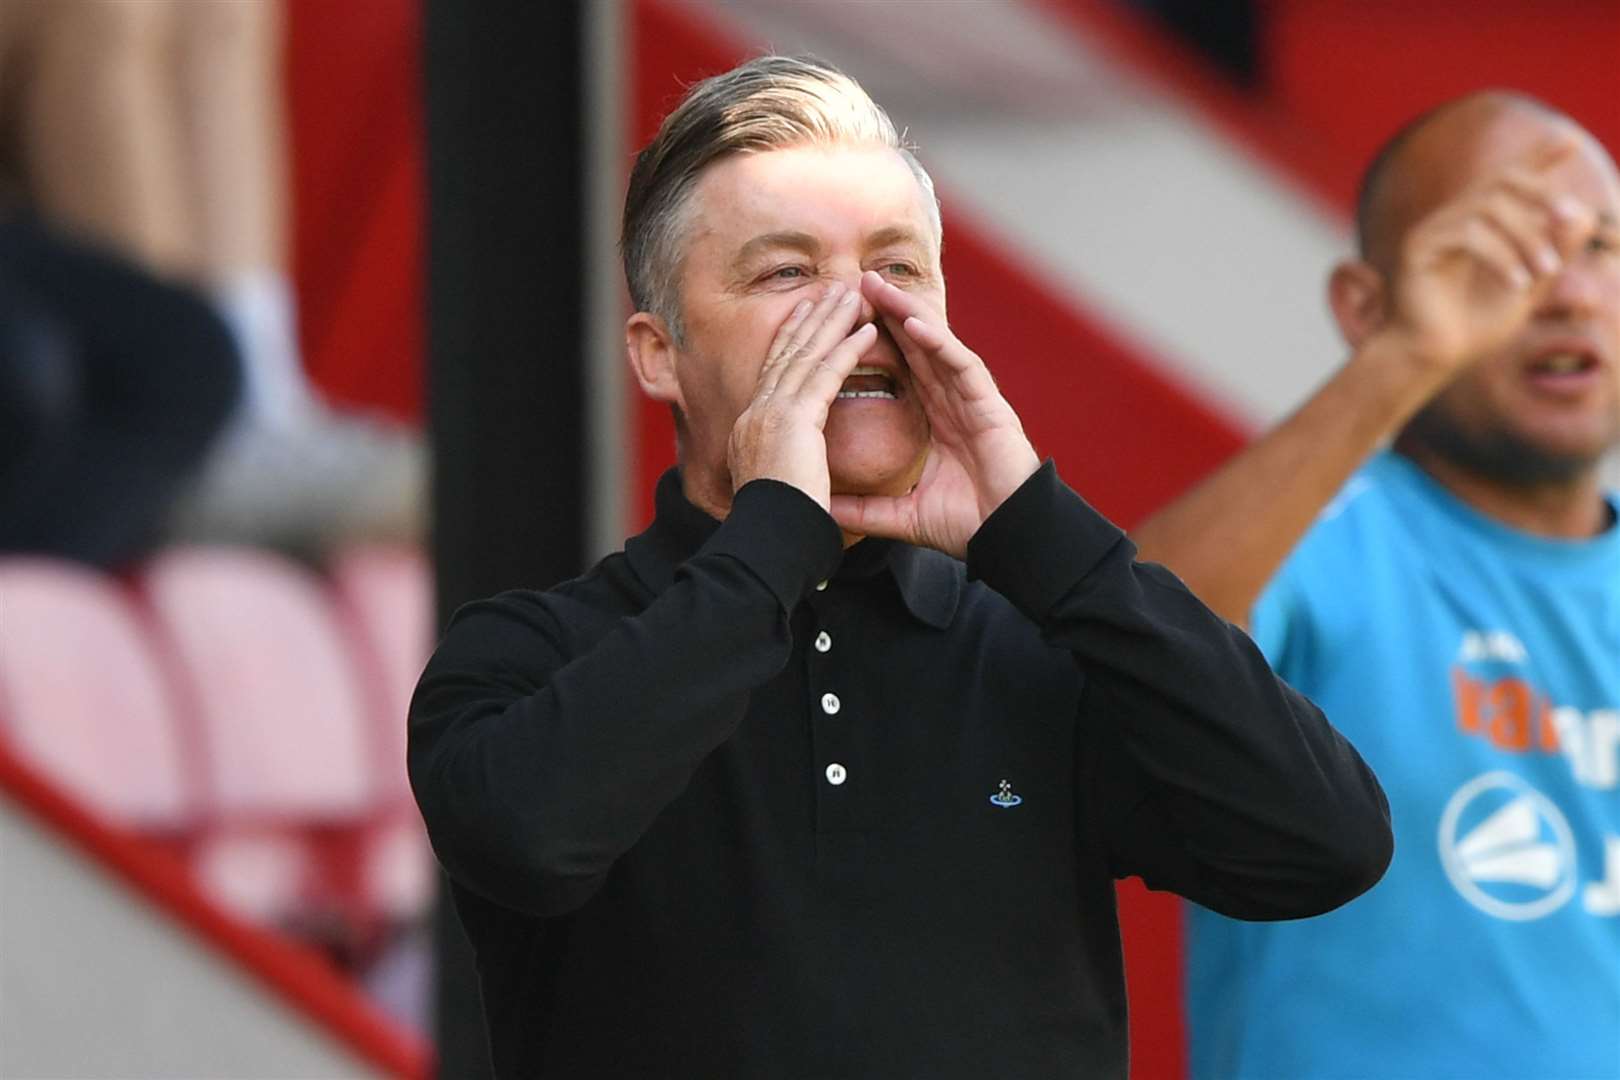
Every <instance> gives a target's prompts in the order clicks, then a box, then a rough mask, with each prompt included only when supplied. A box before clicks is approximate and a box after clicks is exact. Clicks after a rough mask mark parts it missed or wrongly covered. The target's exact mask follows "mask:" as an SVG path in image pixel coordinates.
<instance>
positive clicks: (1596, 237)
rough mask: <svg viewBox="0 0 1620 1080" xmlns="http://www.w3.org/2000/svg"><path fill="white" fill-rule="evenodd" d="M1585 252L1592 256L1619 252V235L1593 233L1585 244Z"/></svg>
mask: <svg viewBox="0 0 1620 1080" xmlns="http://www.w3.org/2000/svg"><path fill="white" fill-rule="evenodd" d="M1586 250H1587V251H1589V252H1591V253H1592V254H1594V255H1613V254H1615V253H1616V252H1620V234H1616V233H1606V232H1601V233H1593V234H1592V238H1591V239H1590V240H1588V241H1587V242H1586Z"/></svg>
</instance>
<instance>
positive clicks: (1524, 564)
mask: <svg viewBox="0 0 1620 1080" xmlns="http://www.w3.org/2000/svg"><path fill="white" fill-rule="evenodd" d="M1610 504H1611V506H1614V507H1616V510H1617V513H1620V499H1617V498H1616V497H1615V496H1614V495H1612V494H1611V496H1610ZM1252 626H1253V631H1254V636H1255V640H1256V641H1257V642H1259V644H1260V646H1261V648H1262V649H1263V650H1264V651H1265V653H1266V655H1267V657H1269V658H1270V660H1271V661H1272V663H1273V665H1274V666H1275V667H1276V669H1277V671H1278V672H1279V673H1280V674H1281V675H1282V676H1283V678H1285V679H1286V680H1288V681H1289V682H1290V683H1291V684H1293V685H1294V686H1296V687H1297V688H1299V689H1300V690H1301V691H1303V692H1304V693H1305V694H1306V695H1308V696H1309V697H1311V698H1312V699H1313V700H1314V701H1316V702H1317V704H1319V705H1320V706H1321V707H1322V709H1323V710H1324V711H1325V712H1326V713H1327V715H1328V718H1329V719H1330V720H1331V721H1332V722H1333V723H1334V725H1335V726H1337V727H1338V728H1339V730H1341V731H1343V732H1344V733H1345V735H1347V736H1348V737H1349V738H1350V740H1351V741H1352V742H1353V743H1354V744H1355V746H1356V748H1357V749H1358V750H1360V751H1361V753H1362V755H1363V756H1364V757H1365V758H1366V759H1367V761H1368V763H1369V764H1370V765H1371V766H1372V767H1373V769H1374V771H1375V772H1377V774H1378V777H1379V779H1380V781H1381V782H1382V783H1383V785H1384V788H1385V790H1386V792H1387V793H1388V795H1389V800H1390V807H1391V813H1392V816H1393V819H1394V827H1395V859H1394V862H1393V864H1392V865H1391V866H1390V869H1389V872H1388V874H1387V875H1386V876H1385V878H1384V880H1383V881H1382V882H1381V883H1380V884H1378V885H1377V886H1375V887H1374V888H1373V889H1372V891H1371V892H1369V893H1368V894H1366V895H1365V896H1363V897H1361V898H1360V899H1358V900H1355V901H1353V902H1351V903H1350V904H1348V905H1346V906H1345V907H1343V908H1341V909H1340V910H1338V911H1336V912H1332V913H1330V914H1328V915H1325V916H1322V917H1320V918H1315V919H1306V920H1302V921H1298V922H1292V923H1271V924H1263V923H1240V922H1236V921H1233V920H1230V919H1226V918H1223V917H1221V916H1219V915H1215V914H1213V913H1211V912H1208V911H1205V910H1202V909H1189V910H1190V911H1191V915H1190V921H1189V941H1188V949H1187V953H1188V985H1187V999H1188V1020H1189V1027H1190V1031H1191V1038H1192V1065H1193V1074H1194V1076H1196V1077H1200V1078H1211V1080H1213V1078H1223V1080H1224V1078H1229V1077H1242V1078H1252V1080H1261V1078H1266V1080H1271V1078H1275V1080H1309V1078H1312V1077H1367V1078H1378V1080H1399V1078H1411V1080H1436V1078H1442V1077H1458V1078H1464V1077H1466V1078H1468V1080H1481V1078H1486V1077H1511V1078H1514V1080H1586V1078H1620V527H1616V526H1613V525H1611V527H1610V528H1609V529H1608V530H1607V531H1606V532H1604V533H1603V534H1602V535H1601V536H1599V537H1597V538H1596V539H1593V540H1589V541H1579V542H1575V541H1558V540H1549V539H1544V538H1540V537H1536V536H1532V535H1529V534H1526V533H1522V532H1519V531H1516V530H1514V529H1510V528H1508V527H1506V526H1504V525H1502V524H1500V523H1498V522H1496V521H1494V520H1492V519H1489V518H1486V517H1484V516H1483V515H1481V514H1479V513H1478V512H1476V511H1474V510H1472V509H1471V508H1470V507H1468V506H1467V505H1466V504H1464V503H1463V502H1461V501H1460V500H1458V499H1457V498H1456V497H1454V496H1453V495H1451V494H1450V493H1449V492H1448V491H1447V490H1446V489H1444V488H1443V487H1441V486H1440V485H1439V484H1438V483H1436V482H1435V481H1434V480H1432V479H1431V478H1430V477H1429V476H1428V475H1427V474H1426V473H1424V472H1423V471H1422V470H1420V469H1419V468H1418V467H1417V466H1416V465H1414V464H1413V463H1412V462H1411V461H1410V460H1408V459H1406V458H1404V457H1401V456H1399V455H1397V454H1394V453H1384V454H1381V455H1379V456H1377V457H1375V458H1373V459H1372V460H1371V461H1369V462H1368V464H1367V465H1366V466H1365V467H1364V468H1363V469H1362V470H1361V471H1360V472H1359V473H1358V474H1357V475H1356V476H1355V477H1354V478H1353V479H1352V480H1351V482H1350V483H1349V484H1348V485H1346V487H1345V489H1344V491H1343V492H1342V493H1341V494H1340V495H1339V497H1338V498H1337V499H1336V500H1335V501H1334V502H1333V503H1332V504H1331V505H1330V506H1328V507H1327V509H1326V510H1324V512H1323V513H1322V515H1321V518H1320V519H1319V520H1318V521H1317V523H1316V524H1315V525H1314V527H1313V528H1312V529H1311V531H1310V532H1309V533H1308V534H1307V535H1306V537H1305V539H1304V541H1303V542H1302V543H1301V544H1300V546H1299V547H1298V548H1297V549H1296V551H1295V552H1294V554H1293V555H1292V556H1291V557H1290V559H1289V560H1288V562H1287V563H1286V564H1285V565H1284V566H1283V568H1282V570H1281V571H1280V572H1279V573H1278V575H1277V577H1276V578H1275V579H1274V580H1273V581H1272V583H1271V585H1270V586H1269V587H1268V589H1267V591H1266V592H1265V594H1264V595H1263V596H1262V597H1261V599H1260V602H1259V604H1258V605H1257V606H1256V608H1255V611H1254V617H1253V620H1252Z"/></svg>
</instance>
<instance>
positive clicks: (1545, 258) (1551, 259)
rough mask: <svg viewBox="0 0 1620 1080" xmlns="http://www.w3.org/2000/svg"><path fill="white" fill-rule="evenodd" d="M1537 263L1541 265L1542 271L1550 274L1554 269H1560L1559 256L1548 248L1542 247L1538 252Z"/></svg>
mask: <svg viewBox="0 0 1620 1080" xmlns="http://www.w3.org/2000/svg"><path fill="white" fill-rule="evenodd" d="M1536 265H1538V266H1540V267H1541V272H1542V273H1543V274H1550V273H1552V272H1553V271H1554V270H1557V269H1558V256H1557V255H1554V254H1553V253H1552V252H1550V251H1548V250H1547V249H1546V248H1542V249H1541V250H1540V251H1538V252H1536Z"/></svg>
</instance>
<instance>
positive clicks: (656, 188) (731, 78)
mask: <svg viewBox="0 0 1620 1080" xmlns="http://www.w3.org/2000/svg"><path fill="white" fill-rule="evenodd" d="M861 143H868V144H876V145H880V146H888V147H891V148H893V149H894V150H896V151H897V152H898V153H899V154H900V155H901V157H902V158H904V160H905V162H906V164H907V165H909V166H910V168H911V171H912V173H913V174H914V175H915V176H916V178H917V183H918V185H919V186H920V187H921V189H922V192H923V196H924V202H925V203H926V204H927V207H928V213H929V217H930V223H931V225H932V226H933V230H934V237H935V239H936V240H938V239H939V237H940V220H939V203H938V201H937V199H936V197H935V195H934V182H933V180H932V179H930V178H929V176H928V172H927V171H926V170H925V169H924V168H923V167H922V164H921V163H920V162H919V161H918V160H917V158H916V156H915V155H914V154H913V153H912V147H911V146H910V145H909V144H907V143H906V141H905V140H904V138H903V137H902V135H901V134H900V132H898V131H897V130H896V129H895V126H894V122H893V121H891V120H890V119H889V116H888V114H887V113H885V112H884V111H883V109H882V108H881V107H880V106H879V105H878V104H877V102H875V101H873V100H872V99H871V97H869V96H868V95H867V93H866V91H865V90H863V89H861V86H860V84H859V83H857V82H856V81H855V80H854V79H851V78H850V77H849V76H848V75H845V74H844V73H843V72H841V71H839V70H838V69H837V68H835V67H833V66H832V65H830V64H827V63H824V62H822V61H820V60H813V59H807V58H802V57H793V56H761V57H758V58H757V59H754V60H750V61H749V62H747V63H746V64H742V65H740V66H738V67H735V68H732V69H731V70H730V71H727V72H725V73H724V74H721V75H716V76H714V77H713V78H709V79H705V80H703V81H702V82H700V83H698V84H696V85H695V86H693V87H692V88H691V90H689V91H688V92H687V94H686V96H685V97H684V98H683V99H682V100H681V103H680V104H679V105H677V106H676V107H675V109H674V111H672V112H671V113H670V114H669V115H668V116H666V117H665V118H664V122H663V124H661V125H660V126H659V128H658V134H657V135H655V136H654V137H653V140H652V142H650V143H648V144H647V145H646V147H645V148H643V149H642V151H641V153H639V154H637V155H636V162H635V166H634V167H633V168H632V169H631V171H630V186H629V190H628V191H627V192H626V193H625V199H624V220H623V223H622V229H621V232H620V236H619V250H620V253H621V255H622V256H623V258H624V276H625V280H626V281H627V283H628V284H629V287H630V299H631V300H632V302H634V304H635V306H636V309H637V310H638V311H649V312H652V313H653V314H655V315H657V316H659V317H660V318H662V319H663V320H664V322H665V324H666V325H668V326H669V328H670V332H671V333H672V334H674V336H675V339H676V340H677V341H679V340H681V339H682V337H683V333H684V331H683V326H682V322H681V309H680V270H681V263H682V258H683V256H684V251H683V243H684V240H685V235H686V230H687V226H688V224H689V218H690V206H691V195H692V190H693V188H695V187H696V186H697V181H698V177H699V176H700V175H701V174H702V172H703V170H704V168H706V167H707V166H708V165H710V164H711V163H712V162H714V161H717V160H719V159H721V158H724V157H729V156H730V155H732V154H747V153H759V152H761V151H766V150H781V149H786V148H788V147H793V146H803V145H823V146H831V145H840V144H861Z"/></svg>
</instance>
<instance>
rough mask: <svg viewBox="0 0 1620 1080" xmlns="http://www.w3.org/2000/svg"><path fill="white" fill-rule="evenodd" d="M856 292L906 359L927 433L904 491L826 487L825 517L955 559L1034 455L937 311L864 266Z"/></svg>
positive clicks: (1027, 472) (990, 382) (985, 375)
mask: <svg viewBox="0 0 1620 1080" xmlns="http://www.w3.org/2000/svg"><path fill="white" fill-rule="evenodd" d="M861 292H862V293H863V294H864V295H865V297H866V299H867V300H868V301H870V302H871V304H872V306H873V307H874V308H875V309H877V313H878V316H879V318H881V319H882V320H883V322H884V325H885V326H887V327H888V329H889V333H890V334H891V335H892V336H893V338H894V340H895V342H896V343H897V344H898V345H899V346H900V351H901V353H902V354H904V356H905V358H906V364H907V366H908V367H909V368H910V369H911V383H912V389H913V392H915V393H917V394H919V395H921V399H922V406H923V411H924V413H925V415H926V416H927V417H928V423H929V426H930V427H931V428H932V433H933V440H932V445H931V446H930V448H929V451H928V458H927V460H926V462H925V463H924V464H923V471H922V477H921V479H919V480H918V481H917V485H916V487H914V488H912V489H911V491H910V492H908V493H906V494H905V495H898V496H890V495H834V496H833V497H832V514H833V517H834V518H835V519H836V520H837V521H838V524H839V525H840V526H842V527H843V528H844V529H846V530H848V531H849V532H852V533H859V534H861V535H863V536H881V537H888V538H891V539H895V540H903V541H905V542H907V543H910V544H917V545H920V546H922V547H931V548H937V549H938V550H940V551H943V552H945V553H947V554H949V555H954V556H956V557H957V558H962V557H963V556H965V554H966V552H967V544H968V541H969V540H970V539H971V538H972V537H973V534H974V533H976V532H977V531H978V530H979V526H980V525H982V524H984V520H985V518H987V517H989V516H990V514H991V513H992V512H993V511H994V510H995V509H996V507H998V506H1000V505H1001V504H1002V502H1003V501H1005V500H1006V498H1007V497H1008V496H1009V495H1011V494H1012V493H1013V492H1014V491H1016V490H1018V487H1019V485H1021V484H1022V483H1023V482H1024V481H1025V480H1028V479H1029V478H1030V476H1031V475H1033V474H1034V472H1035V470H1036V469H1037V468H1039V466H1040V458H1039V457H1037V456H1036V454H1035V448H1034V447H1033V446H1031V445H1030V443H1029V439H1028V438H1027V437H1026V436H1025V435H1024V426H1023V424H1021V423H1020V422H1019V420H1018V414H1017V413H1015V412H1013V409H1012V406H1011V405H1009V404H1007V399H1006V398H1004V397H1002V396H1001V391H999V390H997V389H996V383H995V380H994V379H992V378H991V377H990V371H989V369H988V368H986V367H985V364H984V361H983V360H981V359H980V358H979V357H978V355H977V354H975V353H974V352H973V351H972V350H971V349H969V348H968V347H967V346H965V345H963V344H962V343H961V342H960V341H958V340H957V339H956V336H955V335H954V334H952V333H951V331H950V328H949V327H947V326H946V325H945V320H944V319H943V318H942V316H941V314H940V313H939V312H936V311H934V310H932V309H931V308H929V307H928V306H927V305H926V304H924V303H923V302H922V301H921V300H919V299H918V298H917V297H915V296H913V295H911V294H910V293H907V292H905V291H904V290H902V289H899V288H896V287H895V286H894V285H891V284H890V283H889V282H887V281H885V280H884V279H883V277H882V276H881V275H879V274H875V273H872V272H870V271H869V272H867V273H866V274H864V275H862V277H861Z"/></svg>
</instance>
